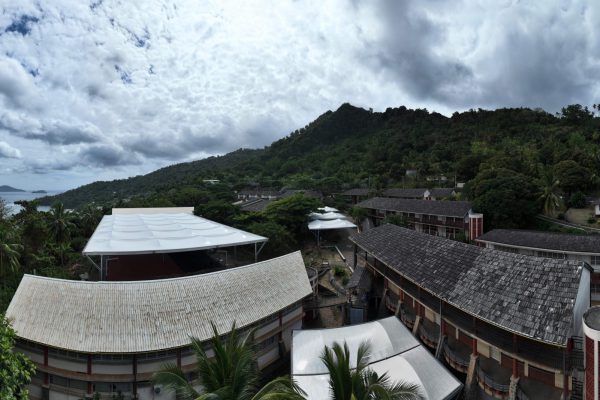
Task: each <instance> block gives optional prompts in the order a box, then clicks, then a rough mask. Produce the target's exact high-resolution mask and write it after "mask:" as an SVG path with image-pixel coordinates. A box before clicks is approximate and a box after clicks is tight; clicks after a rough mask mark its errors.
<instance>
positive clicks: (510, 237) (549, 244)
mask: <svg viewBox="0 0 600 400" xmlns="http://www.w3.org/2000/svg"><path fill="white" fill-rule="evenodd" d="M477 241H481V242H493V243H498V244H505V245H509V246H519V247H531V248H534V249H544V250H551V251H564V252H575V253H591V254H600V235H575V234H572V233H556V232H542V231H528V230H520V229H494V230H491V231H489V232H487V233H485V234H483V235H482V236H480V237H478V238H477Z"/></svg>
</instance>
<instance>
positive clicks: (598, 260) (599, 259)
mask: <svg viewBox="0 0 600 400" xmlns="http://www.w3.org/2000/svg"><path fill="white" fill-rule="evenodd" d="M590 264H592V265H595V266H600V256H592V260H591V262H590Z"/></svg>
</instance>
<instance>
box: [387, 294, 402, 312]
mask: <svg viewBox="0 0 600 400" xmlns="http://www.w3.org/2000/svg"><path fill="white" fill-rule="evenodd" d="M399 300H400V298H399V297H398V295H397V294H396V293H394V292H391V291H389V290H388V292H387V295H386V296H385V306H386V307H387V309H388V310H390V311H391V312H393V313H395V312H396V309H397V308H398V301H399Z"/></svg>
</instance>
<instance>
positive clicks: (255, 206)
mask: <svg viewBox="0 0 600 400" xmlns="http://www.w3.org/2000/svg"><path fill="white" fill-rule="evenodd" d="M272 202H273V200H268V199H256V200H249V201H246V202H244V203H242V204H240V210H242V211H246V212H260V211H262V210H264V209H265V208H267V206H268V205H269V204H271V203H272Z"/></svg>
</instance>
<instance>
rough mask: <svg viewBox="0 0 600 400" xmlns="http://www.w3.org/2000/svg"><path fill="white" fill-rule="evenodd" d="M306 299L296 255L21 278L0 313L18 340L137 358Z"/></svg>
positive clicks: (251, 321) (306, 286)
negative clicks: (149, 274)
mask: <svg viewBox="0 0 600 400" xmlns="http://www.w3.org/2000/svg"><path fill="white" fill-rule="evenodd" d="M311 293H312V289H311V286H310V284H309V282H308V277H307V275H306V269H305V267H304V261H303V260H302V256H301V254H300V252H299V251H298V252H295V253H290V254H288V255H285V256H282V257H278V258H274V259H271V260H267V261H263V262H259V263H256V264H251V265H247V266H243V267H237V268H232V269H228V270H225V271H219V272H214V273H208V274H203V275H195V276H189V277H183V278H174V279H162V280H153V281H132V282H83V281H69V280H63V279H53V278H44V277H39V276H33V275H25V276H24V277H23V279H22V281H21V283H20V285H19V287H18V289H17V291H16V293H15V295H14V297H13V299H12V301H11V303H10V305H9V307H8V310H7V311H6V316H7V318H8V319H9V320H11V321H12V326H13V328H14V329H15V331H16V332H17V336H18V337H20V338H23V339H26V340H30V341H33V342H37V343H40V344H44V345H47V346H50V347H54V348H60V349H66V350H72V351H78V352H83V353H141V352H150V351H158V350H166V349H172V348H177V347H182V346H187V345H189V344H190V336H195V337H197V338H199V339H200V340H202V341H204V340H207V339H209V338H210V337H212V329H211V326H210V322H211V321H212V322H214V323H215V324H216V326H217V329H218V331H219V332H220V333H226V332H229V330H230V329H231V325H232V323H233V322H234V321H235V322H236V325H237V326H238V327H240V328H243V327H246V326H249V325H252V324H254V323H256V322H258V321H260V320H262V319H263V318H266V317H269V316H271V315H273V314H276V313H277V312H279V311H280V310H282V309H284V308H286V307H288V306H290V305H292V304H294V303H296V302H298V301H300V300H302V299H303V298H304V297H306V296H308V295H310V294H311Z"/></svg>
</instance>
